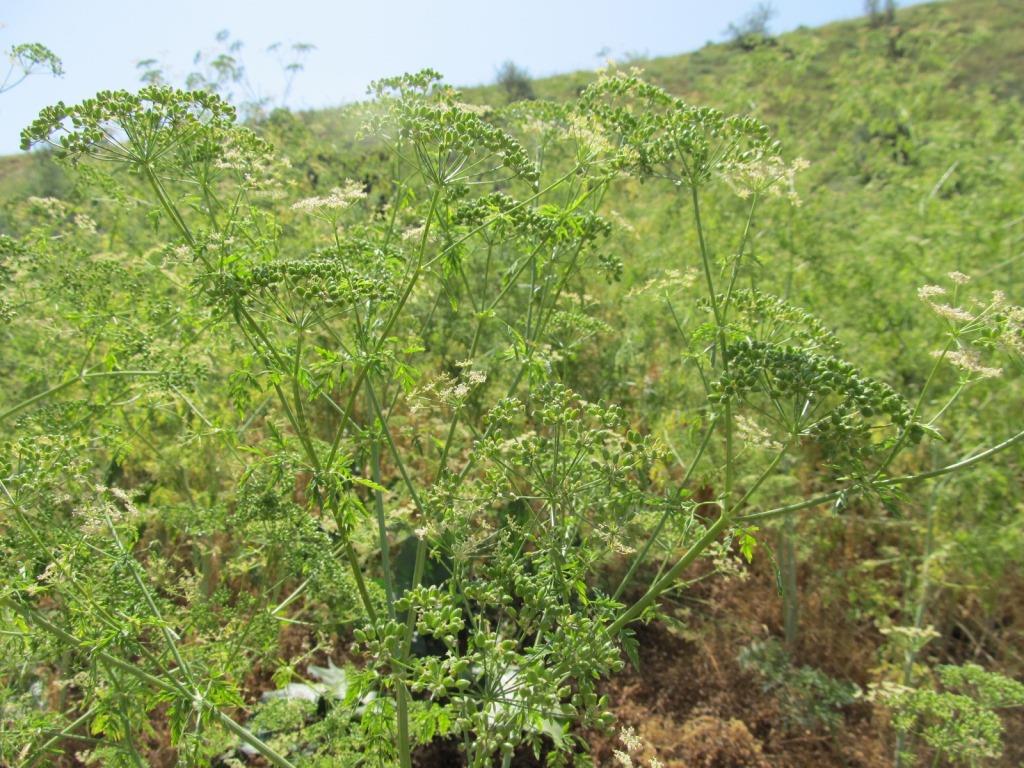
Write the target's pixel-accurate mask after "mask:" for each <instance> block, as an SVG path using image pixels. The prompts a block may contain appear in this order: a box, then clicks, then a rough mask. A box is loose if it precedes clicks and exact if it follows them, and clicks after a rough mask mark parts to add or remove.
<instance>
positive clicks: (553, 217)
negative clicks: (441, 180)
mask: <svg viewBox="0 0 1024 768" xmlns="http://www.w3.org/2000/svg"><path fill="white" fill-rule="evenodd" d="M453 218H454V222H453V223H455V224H459V225H462V226H466V227H470V228H475V227H479V226H481V225H483V224H486V225H487V227H488V230H489V233H490V234H491V235H492V236H493V237H494V238H496V239H507V238H509V237H516V236H519V237H528V238H530V239H533V240H536V241H537V242H555V243H564V242H583V243H591V242H594V241H595V240H597V239H598V238H600V237H608V236H609V235H610V234H611V231H612V225H611V222H609V221H608V220H607V219H605V218H603V217H601V216H598V215H597V214H596V213H591V212H589V211H587V212H583V213H577V212H575V211H566V210H565V209H564V208H560V207H558V206H555V205H542V206H538V207H533V206H528V205H523V204H522V203H520V202H519V201H517V200H516V199H515V198H512V197H509V196H508V195H506V194H504V193H502V192H493V193H491V194H489V195H485V196H483V197H480V198H477V199H475V200H471V201H468V202H466V203H464V204H462V205H460V206H459V208H458V209H457V211H456V213H455V215H454V217H453Z"/></svg>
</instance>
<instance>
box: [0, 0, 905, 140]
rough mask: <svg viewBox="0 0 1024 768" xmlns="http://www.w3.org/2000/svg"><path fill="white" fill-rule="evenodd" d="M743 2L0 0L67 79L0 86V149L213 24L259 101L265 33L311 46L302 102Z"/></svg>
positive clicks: (631, 39)
mask: <svg viewBox="0 0 1024 768" xmlns="http://www.w3.org/2000/svg"><path fill="white" fill-rule="evenodd" d="M756 2H757V0H717V2H713V3H709V2H706V0H700V1H698V0H675V1H674V2H673V1H671V0H631V2H628V3H627V2H622V1H615V2H613V1H612V0H587V1H585V2H584V1H583V0H574V1H573V2H563V1H560V0H515V1H514V2H507V3H495V2H484V0H476V1H475V2H471V1H470V0H433V1H432V2H431V1H430V0H420V2H411V1H409V0H390V2H382V1H381V0H378V1H377V2H347V1H346V0H334V1H333V2H325V1H324V0H320V1H317V0H287V2H282V1H281V0H277V1H276V2H266V1H265V0H248V1H245V0H171V1H170V2H162V3H160V2H153V1H152V0H150V2H139V1H138V0H135V2H131V3H129V2H123V1H122V0H4V2H3V3H0V23H2V24H3V25H4V26H3V28H2V29H0V49H3V50H5V51H6V50H9V49H10V47H11V46H12V45H13V44H16V43H24V42H40V43H43V44H44V45H47V46H48V47H50V48H51V49H52V50H53V51H54V52H55V53H56V54H57V55H59V56H60V57H61V58H62V59H63V61H64V67H65V70H66V74H65V75H64V77H62V78H59V79H54V78H51V77H48V76H44V75H37V76H34V77H31V78H29V79H28V80H26V81H25V82H24V83H22V84H21V85H20V86H18V87H17V88H15V89H13V90H11V91H8V92H7V93H4V94H0V153H3V154H7V153H11V152H15V151H17V147H18V133H19V131H20V130H21V128H23V127H24V126H25V125H27V124H28V123H29V122H30V121H31V120H32V119H33V118H34V117H35V115H36V114H37V113H38V111H39V109H40V108H41V107H43V106H46V105H47V104H52V103H54V102H56V101H58V100H63V101H65V102H67V103H72V102H75V101H78V100H81V99H83V98H86V97H88V96H91V95H92V94H93V93H95V92H96V91H98V90H103V89H114V88H135V87H138V85H139V78H138V72H137V70H136V64H137V62H139V61H140V60H143V59H148V58H157V59H159V60H161V61H162V62H165V63H166V65H167V68H168V70H169V71H170V72H171V73H172V74H175V75H177V76H178V77H179V78H183V77H184V75H185V74H187V73H188V72H189V71H190V69H191V63H192V57H193V55H194V54H195V52H196V51H197V50H212V49H214V48H215V47H216V43H215V35H216V34H217V32H218V31H220V30H222V29H228V30H230V32H231V34H232V37H233V38H235V39H238V40H241V41H243V42H244V47H243V48H242V49H241V51H240V53H239V54H238V55H239V58H240V59H241V60H242V61H243V63H244V64H245V66H246V69H247V72H248V79H249V81H250V83H251V84H252V85H253V89H254V90H255V91H257V92H259V94H260V95H265V96H272V97H279V96H280V94H281V92H282V90H283V76H282V73H281V71H280V65H279V64H278V62H277V61H276V60H275V58H274V56H273V55H271V54H268V53H266V48H267V47H268V46H269V45H271V44H272V43H275V42H280V43H283V44H285V45H289V44H291V43H295V42H304V43H311V44H313V45H315V46H316V50H315V51H313V52H312V53H311V54H310V55H309V57H308V59H307V60H306V70H305V71H304V72H303V73H301V74H300V75H299V76H298V77H297V78H296V80H295V82H294V86H293V88H292V91H291V95H290V98H289V102H288V106H290V107H293V108H313V107H322V106H331V105H336V104H340V103H343V102H346V101H352V100H355V99H359V98H360V97H361V96H362V94H363V93H364V92H365V89H366V85H367V83H369V82H370V81H371V80H373V79H375V78H378V77H383V76H387V75H393V74H399V73H401V72H406V71H413V70H416V69H421V68H423V67H428V66H429V67H432V68H434V69H437V70H439V71H440V72H442V73H443V74H444V75H445V77H446V79H447V80H448V81H449V82H451V83H454V84H457V85H473V84H477V83H484V82H490V81H492V80H493V79H494V75H495V70H496V69H497V67H498V66H499V65H500V64H501V63H502V62H503V61H505V60H507V59H511V60H513V61H515V62H516V63H518V64H519V65H521V66H523V67H525V68H526V69H527V70H529V72H530V73H531V74H532V75H534V76H543V75H549V74H555V73H558V72H566V71H571V70H576V69H590V68H594V67H596V66H598V65H599V64H600V63H601V58H600V57H599V56H598V52H599V51H602V50H604V51H607V52H608V54H607V55H610V56H611V57H613V58H621V57H622V56H624V55H625V54H627V53H631V52H632V53H640V54H647V55H651V56H659V55H668V54H675V53H682V52H684V51H691V50H695V49H697V48H699V47H701V46H702V45H703V44H704V43H705V42H707V41H720V40H722V39H723V33H724V30H725V29H726V27H727V26H728V24H729V23H730V22H733V21H737V20H738V19H740V18H742V17H743V16H744V15H745V14H746V13H747V12H749V11H750V9H751V8H752V7H753V6H754V5H756ZM903 4H906V0H905V2H903V3H900V5H903ZM863 5H864V2H863V0H774V2H773V7H774V8H775V9H776V12H777V13H776V16H775V18H774V19H773V21H772V29H773V30H774V31H785V30H788V29H793V28H795V27H797V26H800V25H801V24H806V25H808V26H816V25H819V24H823V23H826V22H828V21H832V20H835V19H841V18H849V17H853V16H858V15H860V14H861V13H862V9H863ZM3 63H4V64H6V62H3ZM2 74H3V73H0V79H2Z"/></svg>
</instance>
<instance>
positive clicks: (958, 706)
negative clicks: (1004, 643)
mask: <svg viewBox="0 0 1024 768" xmlns="http://www.w3.org/2000/svg"><path fill="white" fill-rule="evenodd" d="M936 672H937V673H938V683H939V684H938V686H936V688H926V687H921V688H917V689H895V690H883V691H882V692H881V698H882V700H883V701H884V702H885V704H886V706H888V707H889V708H890V709H891V710H892V717H893V727H894V728H896V730H897V731H898V732H900V733H902V734H905V735H910V736H913V737H917V738H918V739H920V742H921V743H922V744H923V748H926V749H927V750H929V751H930V752H931V753H932V754H933V755H934V756H935V758H934V759H935V760H938V759H939V758H940V757H942V758H945V759H947V760H949V761H951V762H953V763H957V764H963V765H978V764H979V762H978V761H980V760H986V761H987V760H991V759H995V758H998V757H1000V756H1001V755H1002V753H1003V732H1004V728H1003V723H1002V721H1001V719H1000V716H999V710H1001V709H1006V708H1012V707H1020V706H1022V705H1024V685H1022V684H1021V683H1019V682H1017V681H1016V680H1012V679H1010V678H1007V677H1005V676H1003V675H1001V674H999V673H997V672H988V671H986V670H985V669H983V668H981V667H979V666H978V665H976V664H964V665H962V666H951V665H943V666H940V667H938V668H937V669H936Z"/></svg>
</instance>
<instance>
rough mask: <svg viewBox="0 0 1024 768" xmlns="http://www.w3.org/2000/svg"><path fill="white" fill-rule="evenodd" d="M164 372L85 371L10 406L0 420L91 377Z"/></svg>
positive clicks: (130, 375) (129, 375) (127, 376)
mask: <svg viewBox="0 0 1024 768" xmlns="http://www.w3.org/2000/svg"><path fill="white" fill-rule="evenodd" d="M163 373H164V372H163V371H97V372H95V373H83V374H81V375H80V376H75V377H74V378H71V379H68V380H67V381H62V382H61V383H60V384H57V385H55V386H53V387H50V388H49V389H48V390H46V391H45V392H40V393H39V394H37V395H33V396H32V397H30V398H28V399H27V400H22V401H21V402H20V403H18V404H17V405H14V406H12V407H10V408H8V409H7V410H6V411H4V412H3V413H0V421H4V420H5V419H9V418H10V417H11V416H14V415H16V414H19V413H21V412H22V411H23V410H25V409H26V408H31V407H32V406H33V405H35V404H36V403H38V402H39V401H40V400H45V399H46V398H48V397H52V396H53V395H56V394H57V393H59V392H63V391H64V390H65V389H68V388H70V387H72V386H74V385H75V384H81V383H85V382H86V381H88V380H91V379H99V378H116V377H119V376H124V377H125V378H131V377H136V376H138V377H144V376H162V375H163Z"/></svg>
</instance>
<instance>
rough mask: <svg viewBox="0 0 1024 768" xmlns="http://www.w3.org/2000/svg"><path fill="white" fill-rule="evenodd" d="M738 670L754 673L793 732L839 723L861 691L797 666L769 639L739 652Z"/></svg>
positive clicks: (846, 683)
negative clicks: (739, 668)
mask: <svg viewBox="0 0 1024 768" xmlns="http://www.w3.org/2000/svg"><path fill="white" fill-rule="evenodd" d="M739 662H740V666H741V667H743V668H744V669H745V670H747V671H750V672H753V673H755V674H756V675H757V676H758V677H759V678H760V680H761V687H762V689H763V690H764V691H766V692H768V693H771V694H772V695H773V696H775V697H776V698H777V699H778V701H779V706H780V707H781V709H782V715H783V718H784V724H785V726H786V727H787V728H789V729H791V730H792V731H794V732H801V731H807V730H816V729H819V728H826V729H829V730H835V729H836V728H837V727H838V726H839V725H840V723H841V722H842V709H843V707H846V706H849V705H850V704H852V703H853V702H854V701H856V699H857V697H858V694H859V693H860V689H859V688H858V687H857V686H856V685H854V684H853V683H850V682H846V681H843V680H836V679H835V678H832V677H829V676H828V675H827V674H825V673H824V672H822V671H821V670H820V669H815V668H814V667H807V666H799V667H798V666H796V665H794V664H793V661H792V659H791V658H790V656H789V654H788V653H787V652H786V649H785V648H784V647H783V646H782V644H781V643H780V642H779V641H778V640H776V639H774V638H771V639H769V640H763V641H759V642H755V643H752V644H751V645H749V646H748V647H746V648H744V649H743V650H742V651H740V655H739Z"/></svg>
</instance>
